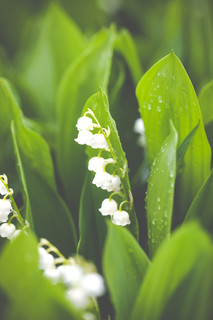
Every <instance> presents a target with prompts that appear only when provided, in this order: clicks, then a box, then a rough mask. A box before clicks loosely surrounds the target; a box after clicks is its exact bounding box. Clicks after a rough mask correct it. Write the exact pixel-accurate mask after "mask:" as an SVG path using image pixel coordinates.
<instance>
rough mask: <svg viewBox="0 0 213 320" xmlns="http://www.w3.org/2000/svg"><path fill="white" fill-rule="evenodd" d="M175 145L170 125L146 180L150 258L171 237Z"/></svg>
mask: <svg viewBox="0 0 213 320" xmlns="http://www.w3.org/2000/svg"><path fill="white" fill-rule="evenodd" d="M177 141H178V136H177V132H176V130H175V127H174V125H173V123H172V121H171V123H170V135H169V136H168V137H167V138H166V140H165V141H164V143H163V145H162V147H161V149H160V151H159V152H158V154H157V156H156V158H155V160H154V162H153V164H152V167H151V172H150V176H149V179H148V189H147V198H146V209H147V224H148V245H149V255H150V257H153V255H154V253H155V251H156V250H157V248H158V247H159V246H160V244H161V242H162V241H163V240H164V239H169V238H170V234H171V222H172V213H173V201H174V188H175V177H176V148H177Z"/></svg>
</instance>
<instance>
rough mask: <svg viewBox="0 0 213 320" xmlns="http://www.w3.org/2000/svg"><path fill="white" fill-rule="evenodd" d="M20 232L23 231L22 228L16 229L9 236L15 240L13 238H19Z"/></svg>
mask: <svg viewBox="0 0 213 320" xmlns="http://www.w3.org/2000/svg"><path fill="white" fill-rule="evenodd" d="M20 233H21V230H16V231H14V232H13V233H12V234H11V236H10V237H8V239H10V240H13V239H15V238H17V237H18V236H19V234H20Z"/></svg>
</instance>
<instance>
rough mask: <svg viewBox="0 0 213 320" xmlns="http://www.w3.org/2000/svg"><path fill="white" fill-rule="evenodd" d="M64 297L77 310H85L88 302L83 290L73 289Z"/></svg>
mask: <svg viewBox="0 0 213 320" xmlns="http://www.w3.org/2000/svg"><path fill="white" fill-rule="evenodd" d="M66 296H67V298H68V299H69V301H70V302H72V304H73V305H74V306H75V307H76V308H78V309H83V308H85V307H86V306H87V304H88V302H89V300H88V295H87V293H86V292H85V290H84V289H83V288H74V289H71V290H68V291H67V293H66Z"/></svg>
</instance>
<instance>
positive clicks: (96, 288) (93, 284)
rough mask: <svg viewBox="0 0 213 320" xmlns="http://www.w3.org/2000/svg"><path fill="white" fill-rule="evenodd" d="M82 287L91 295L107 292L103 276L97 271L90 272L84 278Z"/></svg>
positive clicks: (98, 295)
mask: <svg viewBox="0 0 213 320" xmlns="http://www.w3.org/2000/svg"><path fill="white" fill-rule="evenodd" d="M82 287H83V288H84V290H85V291H86V292H87V294H88V295H89V296H95V297H100V296H102V295H103V294H104V293H105V285H104V279H103V277H102V276H101V275H100V274H98V273H95V272H92V273H88V274H86V275H85V277H84V279H83V280H82Z"/></svg>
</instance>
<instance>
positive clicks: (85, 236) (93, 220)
mask: <svg viewBox="0 0 213 320" xmlns="http://www.w3.org/2000/svg"><path fill="white" fill-rule="evenodd" d="M91 176H92V174H91V173H90V172H88V174H87V176H86V179H85V182H84V186H83V189H82V194H81V200H80V209H79V233H80V241H79V245H78V253H79V254H81V255H82V256H83V257H84V258H85V259H87V260H92V261H94V263H95V265H96V266H97V267H98V269H99V270H101V267H102V266H101V264H102V254H103V247H104V241H105V236H106V223H105V219H104V218H103V217H102V216H101V213H100V212H99V211H98V208H100V204H101V199H102V197H103V190H100V189H98V188H96V187H95V186H94V185H93V184H92V183H91V178H92V177H91Z"/></svg>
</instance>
